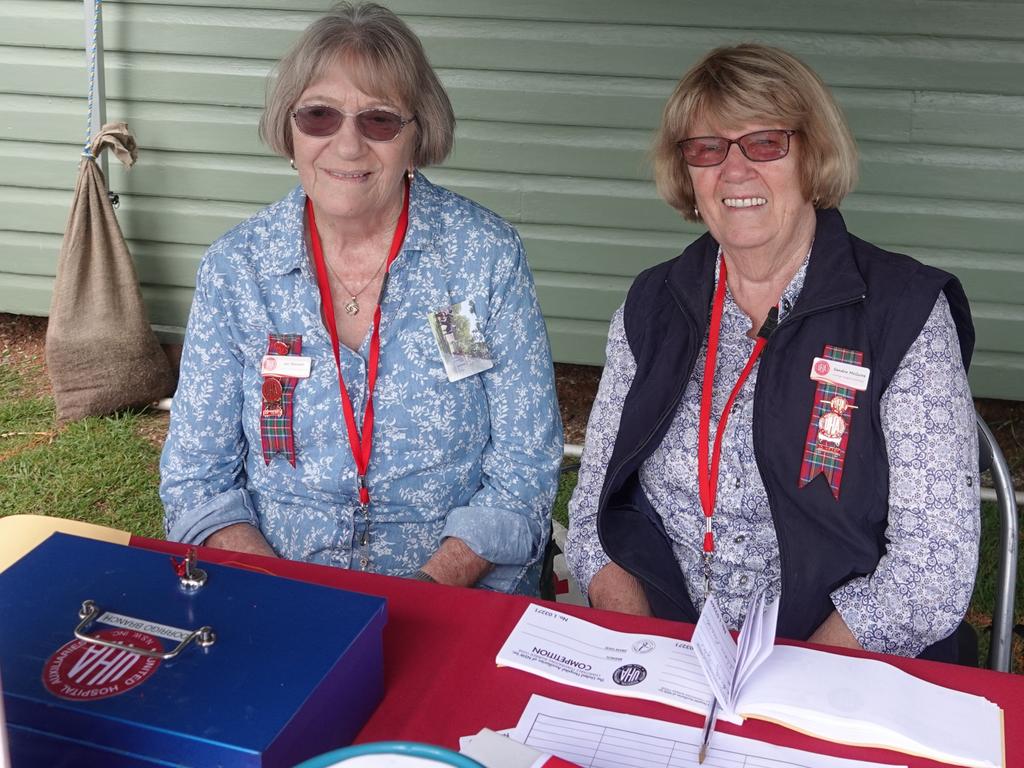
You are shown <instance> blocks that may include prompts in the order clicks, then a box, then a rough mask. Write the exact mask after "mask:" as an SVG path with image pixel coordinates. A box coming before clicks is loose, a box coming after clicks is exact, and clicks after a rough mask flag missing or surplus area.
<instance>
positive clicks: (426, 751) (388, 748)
mask: <svg viewBox="0 0 1024 768" xmlns="http://www.w3.org/2000/svg"><path fill="white" fill-rule="evenodd" d="M367 755H391V756H403V757H419V758H422V759H424V760H433V761H435V762H436V763H437V764H438V765H448V766H453V768H484V766H483V765H481V764H480V763H478V762H477V761H476V760H473V759H472V758H470V757H466V756H465V755H460V754H459V753H458V752H452V751H451V750H450V749H445V748H444V747H437V746H434V745H433V744H420V743H418V742H414V741H377V742H373V743H371V744H356V745H354V746H351V747H342V748H341V749H335V750H333V751H332V752H326V753H324V754H322V755H318V756H317V757H311V758H310V759H309V760H306V761H305V762H303V763H299V764H298V765H297V766H295V768H331V766H333V765H336V764H337V763H338V762H340V761H342V760H347V759H349V758H352V757H365V756H367Z"/></svg>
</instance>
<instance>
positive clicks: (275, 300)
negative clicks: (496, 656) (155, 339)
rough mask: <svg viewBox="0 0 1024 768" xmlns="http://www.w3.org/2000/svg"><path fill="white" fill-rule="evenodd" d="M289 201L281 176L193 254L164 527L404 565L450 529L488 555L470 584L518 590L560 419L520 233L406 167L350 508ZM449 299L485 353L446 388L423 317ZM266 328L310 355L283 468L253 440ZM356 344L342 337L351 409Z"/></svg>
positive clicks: (535, 544)
mask: <svg viewBox="0 0 1024 768" xmlns="http://www.w3.org/2000/svg"><path fill="white" fill-rule="evenodd" d="M304 204H305V194H304V192H303V190H302V189H301V187H300V188H296V189H295V190H294V191H293V192H292V193H291V194H290V195H288V197H286V198H285V199H284V200H282V201H280V202H278V203H276V204H274V205H272V206H270V207H268V208H266V209H264V210H263V211H261V212H260V213H258V214H257V215H256V216H254V217H253V218H252V219H250V220H248V221H246V222H243V223H242V224H240V225H239V226H238V227H236V228H235V229H234V230H232V231H231V232H229V233H228V234H227V235H225V236H224V237H223V238H221V239H220V240H219V241H218V242H217V243H215V244H214V245H213V246H212V247H211V248H210V250H209V251H208V253H207V255H206V256H205V258H204V259H203V261H202V264H201V265H200V269H199V275H198V278H197V287H196V293H195V299H194V301H193V306H192V312H191V315H190V318H189V325H188V330H187V334H186V339H185V348H184V353H183V356H182V363H181V377H180V384H179V386H178V391H177V392H176V394H175V397H174V405H173V410H172V416H171V427H170V431H169V434H168V439H167V443H166V445H165V448H164V453H163V457H162V459H161V489H160V491H161V498H162V500H163V502H164V508H165V512H166V526H167V532H168V537H169V538H171V539H174V540H178V541H185V542H191V543H202V542H203V541H205V540H206V538H207V537H209V536H210V535H211V534H213V533H214V532H216V531H217V530H219V529H221V528H223V527H226V526H228V525H232V524H234V523H240V522H245V523H251V524H253V525H256V526H258V527H259V528H260V529H261V531H262V532H263V534H264V535H265V536H266V538H267V540H268V541H269V543H270V545H271V546H272V547H273V548H274V550H275V551H276V552H277V553H278V554H280V555H281V556H282V557H287V558H289V559H294V560H305V561H310V562H316V563H322V564H327V565H335V566H341V567H346V568H359V569H363V570H369V571H375V572H380V573H388V574H394V575H402V574H409V573H411V572H413V571H415V570H416V569H417V568H419V567H420V566H422V565H423V564H424V563H425V562H426V561H427V560H428V559H429V558H430V557H431V556H432V555H433V554H434V552H435V551H436V550H437V548H438V546H439V545H440V543H441V540H442V538H444V537H447V536H454V537H457V538H460V539H462V540H463V541H465V542H466V544H468V545H469V547H470V548H471V549H472V550H473V551H474V552H476V553H477V554H478V555H480V556H481V557H483V558H484V559H486V560H488V561H490V562H492V563H496V564H497V567H496V568H495V569H494V570H493V571H491V573H490V574H489V575H488V576H487V577H486V578H485V579H484V581H483V585H484V586H488V587H491V588H494V589H498V590H502V591H513V590H516V589H518V588H520V587H521V586H522V583H523V578H524V576H525V574H526V572H527V569H528V568H529V566H530V565H531V564H533V563H535V562H536V561H537V560H538V558H539V557H540V555H541V554H542V552H543V547H544V544H545V543H546V540H547V535H548V530H549V525H550V523H549V520H550V508H551V503H552V500H553V497H554V492H555V488H556V483H557V470H558V465H559V463H560V460H561V453H562V431H561V422H560V419H559V415H558V408H557V404H556V400H555V390H554V374H553V369H552V365H551V355H550V350H549V347H548V342H547V334H546V331H545V327H544V321H543V319H542V317H541V314H540V309H539V306H538V303H537V298H536V294H535V291H534V286H533V278H532V276H531V274H530V270H529V267H528V265H527V263H526V258H525V254H524V252H523V248H522V244H521V242H520V240H519V237H518V235H517V234H516V232H515V230H513V229H512V227H510V226H509V225H508V224H507V223H505V222H504V221H502V220H501V219H500V218H499V217H497V216H496V215H494V214H493V213H491V212H489V211H487V210H486V209H484V208H482V207H480V206H478V205H476V204H474V203H472V202H470V201H468V200H466V199H465V198H462V197H460V196H458V195H456V194H454V193H452V192H449V191H447V190H445V189H442V188H440V187H436V186H434V185H432V184H430V183H429V182H428V181H427V180H426V179H425V178H424V177H423V176H421V175H419V174H417V176H416V179H415V181H414V183H413V185H412V190H411V193H410V203H409V228H408V231H407V234H406V238H405V242H404V244H403V247H402V250H401V252H400V253H399V255H398V257H397V259H396V260H395V262H394V265H393V266H392V268H391V275H390V278H389V281H388V288H387V293H386V296H385V300H384V304H383V307H382V320H381V358H380V369H379V378H378V381H377V385H376V389H375V390H374V409H375V416H376V424H375V428H374V433H373V453H372V457H371V459H370V468H369V473H368V475H367V482H368V485H369V488H370V493H371V497H372V503H371V505H370V508H369V514H368V515H364V514H363V513H362V512H361V510H360V505H359V503H358V486H357V480H356V470H355V463H354V461H353V458H352V453H351V449H350V446H349V439H348V433H347V431H346V427H345V422H344V416H343V413H342V408H341V400H340V395H339V392H338V377H337V372H336V369H335V364H334V357H333V353H332V351H331V344H330V338H329V336H328V334H327V331H326V330H325V328H324V325H323V322H322V321H321V318H320V297H319V292H318V289H317V284H316V277H315V274H314V272H313V269H312V267H311V263H310V259H309V256H308V254H307V249H306V246H305V238H304V223H303V222H304V220H303V206H304ZM462 301H472V302H473V306H474V309H475V312H476V315H477V318H478V322H479V326H480V329H481V331H482V332H483V336H484V339H485V341H486V343H487V345H488V347H489V350H490V356H491V358H492V359H493V361H494V367H493V368H491V369H490V370H487V371H484V372H483V373H480V374H477V375H474V376H470V377H468V378H465V379H462V380H460V381H457V382H454V383H453V382H449V381H448V378H447V376H446V374H445V371H444V367H443V365H442V362H441V358H440V353H439V351H438V348H437V344H436V342H435V341H434V338H433V334H432V333H431V331H430V328H429V325H428V321H427V317H428V313H430V312H433V311H436V310H438V309H442V308H446V307H449V306H451V305H453V304H456V303H459V302H462ZM367 311H369V308H367ZM270 333H274V334H290V333H296V334H301V335H302V354H303V355H306V356H309V357H310V358H311V359H312V367H311V373H310V377H309V378H308V379H300V380H299V381H298V383H297V385H296V387H295V395H294V397H295V411H294V434H295V444H296V451H297V464H296V466H295V467H294V468H293V467H292V466H291V465H290V464H289V463H288V461H287V459H286V458H285V456H284V455H278V456H274V457H273V458H272V459H271V461H270V463H269V465H268V464H266V463H265V462H264V459H263V455H262V452H261V450H260V409H261V405H262V398H261V388H262V379H261V378H260V374H259V370H260V365H259V363H260V359H261V358H262V356H263V355H264V354H266V352H267V343H268V334H270ZM369 339H370V334H369V333H367V336H366V338H365V339H364V341H363V343H362V345H361V346H360V348H359V350H358V351H353V350H351V349H349V348H348V347H346V346H344V345H341V350H340V353H341V368H342V373H343V376H344V379H345V384H346V386H347V388H348V391H349V395H350V397H351V399H352V403H353V407H354V408H355V410H356V413H357V414H362V413H363V409H364V408H365V403H366V394H367V393H366V374H367V360H368V356H369ZM361 421H362V419H361V418H359V419H357V422H359V423H361Z"/></svg>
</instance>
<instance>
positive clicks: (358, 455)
mask: <svg viewBox="0 0 1024 768" xmlns="http://www.w3.org/2000/svg"><path fill="white" fill-rule="evenodd" d="M306 218H307V220H308V221H309V239H310V241H311V242H312V245H313V261H314V262H315V264H316V281H317V285H319V287H320V300H321V301H322V302H323V310H324V321H325V322H326V323H327V330H328V332H329V333H330V334H331V347H332V348H333V350H334V364H335V366H336V367H337V369H338V389H340V390H341V406H342V408H343V409H344V411H345V426H346V427H347V428H348V442H349V447H350V448H351V449H352V458H353V459H354V460H355V462H356V473H357V475H358V476H359V503H360V504H362V505H363V506H364V507H365V506H367V505H368V504H369V503H370V489H369V488H367V487H366V470H367V469H368V468H369V466H370V452H371V451H372V450H373V388H374V386H375V385H376V384H377V367H378V364H379V363H380V304H381V301H382V300H383V298H384V288H383V286H386V285H387V283H388V274H389V273H390V271H391V262H393V261H394V260H395V257H396V256H398V252H399V250H401V248H402V241H404V240H405V230H406V228H407V227H408V224H409V185H408V184H406V185H405V199H404V200H403V202H402V214H401V216H399V217H398V225H397V226H396V227H395V236H394V237H393V238H392V239H391V251H390V252H389V253H388V260H387V262H386V263H385V265H384V282H383V283H382V287H381V291H380V295H379V296H378V297H377V306H376V308H375V309H374V311H373V336H372V337H371V338H370V362H369V364H368V366H367V372H366V410H365V411H364V412H363V428H362V430H360V429H359V428H358V427H356V415H355V411H354V410H353V409H352V400H351V399H350V398H349V396H348V388H347V387H346V386H345V379H344V378H343V377H342V375H341V350H340V347H339V346H338V324H337V322H336V321H335V319H334V301H333V299H332V298H331V285H330V282H329V281H328V278H327V265H326V263H325V262H324V250H323V246H322V245H321V244H320V233H319V232H318V231H317V229H316V217H315V216H314V215H313V202H312V201H311V200H310V199H309V197H307V198H306Z"/></svg>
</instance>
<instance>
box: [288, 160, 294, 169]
mask: <svg viewBox="0 0 1024 768" xmlns="http://www.w3.org/2000/svg"><path fill="white" fill-rule="evenodd" d="M288 165H290V166H291V167H292V170H293V171H294V170H295V158H294V157H290V158H288Z"/></svg>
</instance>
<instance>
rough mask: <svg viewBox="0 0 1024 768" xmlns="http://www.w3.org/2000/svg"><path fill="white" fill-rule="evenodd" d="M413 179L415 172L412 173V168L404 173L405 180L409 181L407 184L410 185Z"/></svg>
mask: <svg viewBox="0 0 1024 768" xmlns="http://www.w3.org/2000/svg"><path fill="white" fill-rule="evenodd" d="M415 177H416V171H414V170H413V169H412V168H410V169H409V170H407V171H406V172H405V178H407V179H408V180H409V183H410V184H412V180H413V179H414V178H415Z"/></svg>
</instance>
